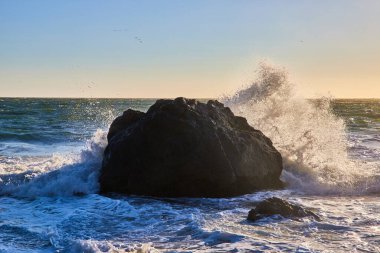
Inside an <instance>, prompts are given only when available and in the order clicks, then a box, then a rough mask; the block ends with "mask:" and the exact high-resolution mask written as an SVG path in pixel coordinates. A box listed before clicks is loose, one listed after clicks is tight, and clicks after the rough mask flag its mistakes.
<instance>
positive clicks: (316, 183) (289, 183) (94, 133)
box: [0, 66, 380, 253]
mask: <svg viewBox="0 0 380 253" xmlns="http://www.w3.org/2000/svg"><path fill="white" fill-rule="evenodd" d="M296 89H297V88H296V86H295V85H293V84H292V83H291V82H290V81H289V80H288V77H287V74H286V73H285V72H284V71H282V70H279V69H276V68H272V67H268V66H266V67H262V68H261V69H260V70H259V71H258V78H257V79H256V80H255V81H254V82H253V83H252V84H251V85H248V86H245V87H243V88H242V89H240V90H238V91H236V92H234V93H232V94H231V95H224V96H221V97H220V98H219V99H220V100H221V101H223V102H224V103H225V105H226V106H229V107H230V108H231V109H232V110H233V112H234V113H235V114H237V115H241V116H244V117H246V118H247V119H248V122H249V123H250V124H251V125H252V126H253V127H255V128H256V129H259V130H261V131H262V132H263V133H264V134H265V135H267V136H268V137H270V138H271V140H272V141H273V143H274V145H275V147H276V148H277V149H278V150H279V151H280V153H281V154H282V156H283V162H284V170H283V173H282V175H281V179H282V180H283V181H284V182H285V183H286V187H285V189H283V190H267V191H260V192H254V193H251V194H247V195H243V196H237V197H233V198H218V199H217V198H152V197H143V196H123V195H116V194H115V195H107V196H104V195H100V194H98V189H99V185H98V181H97V179H98V175H99V170H100V167H101V162H102V156H103V150H104V148H105V146H106V145H107V140H106V134H107V130H108V127H109V125H110V123H111V122H112V120H113V119H114V118H115V117H116V116H118V115H120V114H121V113H122V112H123V111H124V110H126V109H128V108H133V109H136V110H141V111H146V110H147V109H148V108H149V106H150V105H152V104H153V103H154V102H155V101H156V100H155V99H99V98H88V99H70V98H65V99H60V98H0V252H74V253H76V252H86V253H87V252H89V253H90V252H91V253H92V252H141V253H143V252H380V99H334V98H331V97H320V98H317V99H305V98H302V97H301V96H299V95H297V92H295V91H296ZM272 196H277V197H280V198H283V199H286V200H288V201H290V202H293V203H295V204H298V205H301V206H304V207H307V208H309V209H311V210H313V211H314V212H315V213H317V214H318V215H319V216H320V217H321V221H316V220H314V219H312V218H308V217H306V218H303V219H301V220H292V219H286V218H283V217H281V216H272V217H268V218H265V219H262V220H259V221H257V222H249V221H247V220H246V217H247V214H248V212H249V210H250V209H251V208H254V206H255V205H256V203H257V202H258V201H260V200H263V199H265V198H268V197H272Z"/></svg>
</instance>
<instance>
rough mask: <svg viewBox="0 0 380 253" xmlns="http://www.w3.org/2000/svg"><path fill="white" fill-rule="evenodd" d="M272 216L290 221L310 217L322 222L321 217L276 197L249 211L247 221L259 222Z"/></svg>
mask: <svg viewBox="0 0 380 253" xmlns="http://www.w3.org/2000/svg"><path fill="white" fill-rule="evenodd" d="M272 215H281V216H282V217H284V218H289V219H299V218H303V217H307V216H310V217H313V218H314V219H315V220H317V221H320V220H321V219H320V217H319V216H318V215H316V214H315V213H313V212H312V211H310V210H308V209H306V208H303V207H301V206H298V205H295V204H292V203H289V202H288V201H286V200H283V199H280V198H276V197H272V198H268V199H265V200H264V201H262V202H260V203H258V204H257V206H256V208H254V209H252V210H251V211H249V213H248V217H247V219H248V220H250V221H257V220H259V219H262V218H265V217H269V216H272Z"/></svg>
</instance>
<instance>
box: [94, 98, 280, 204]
mask: <svg viewBox="0 0 380 253" xmlns="http://www.w3.org/2000/svg"><path fill="white" fill-rule="evenodd" d="M107 138H108V146H107V148H106V149H105V151H104V158H103V165H102V169H101V175H100V178H99V182H100V191H101V193H107V192H117V193H125V194H136V195H148V196H160V197H228V196H236V195H241V194H246V193H251V192H253V191H256V190H261V189H267V188H279V187H281V186H282V182H281V181H280V179H279V177H280V174H281V171H282V158H281V155H280V153H279V152H278V151H277V150H276V149H275V148H274V147H273V145H272V142H271V141H270V139H269V138H267V137H266V136H264V134H262V133H261V132H260V131H258V130H255V129H254V128H253V127H251V126H250V125H249V124H248V123H247V121H246V119H245V118H243V117H237V116H234V114H233V113H232V112H231V110H230V109H229V108H228V107H224V106H223V104H221V103H219V102H218V101H216V100H210V101H208V102H207V104H205V103H201V102H199V101H197V100H193V99H185V98H177V99H175V100H158V101H157V102H156V103H155V104H154V105H152V106H151V107H150V108H149V110H148V111H147V112H146V113H143V112H138V111H134V110H131V109H129V110H127V111H125V112H124V113H123V115H122V116H120V117H118V118H116V119H115V120H114V122H113V123H112V124H111V126H110V129H109V133H108V136H107Z"/></svg>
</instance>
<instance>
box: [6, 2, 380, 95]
mask: <svg viewBox="0 0 380 253" xmlns="http://www.w3.org/2000/svg"><path fill="white" fill-rule="evenodd" d="M262 60H266V61H270V62H272V63H274V64H276V65H279V66H283V67H285V68H286V69H287V70H288V72H289V74H290V79H291V81H292V82H295V83H297V84H298V92H299V93H300V94H301V95H302V96H305V97H315V96H320V95H326V94H330V95H332V96H334V97H337V98H349V97H354V98H370V97H372V98H373V97H380V1H378V0H355V1H353V0H299V1H296V0H294V1H291V0H288V1H287V0H278V1H274V0H265V1H264V0H256V1H255V0H192V1H181V0H170V1H169V0H167V1H163V0H151V1H146V0H139V1H127V0H124V1H121V0H120V1H116V0H102V1H100V0H65V1H63V0H61V1H58V0H57V1H50V0H0V97H126V98H132V97H134V98H158V97H166V98H169V97H177V96H184V97H198V98H202V97H204V98H206V97H207V98H210V97H218V96H220V95H222V94H225V93H229V92H231V91H233V90H236V89H238V88H239V87H241V86H244V85H247V84H248V83H249V82H251V81H252V80H254V78H255V69H256V68H257V64H258V62H260V61H262Z"/></svg>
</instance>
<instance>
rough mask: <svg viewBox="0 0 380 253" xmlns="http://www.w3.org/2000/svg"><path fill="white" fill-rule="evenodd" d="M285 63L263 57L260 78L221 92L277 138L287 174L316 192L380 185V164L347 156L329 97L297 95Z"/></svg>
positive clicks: (291, 184) (340, 121)
mask: <svg viewBox="0 0 380 253" xmlns="http://www.w3.org/2000/svg"><path fill="white" fill-rule="evenodd" d="M295 91H296V85H295V84H293V83H291V82H290V81H289V78H288V73H287V72H286V70H285V69H283V68H279V67H276V66H273V65H271V64H268V63H260V64H259V68H258V70H257V79H256V80H255V81H254V82H253V83H252V84H251V85H250V86H248V87H245V88H243V89H241V90H239V91H237V92H236V93H235V94H233V95H231V96H225V97H223V98H222V100H223V102H224V103H225V104H226V105H227V106H229V107H230V108H231V109H232V110H233V112H234V113H235V114H238V115H241V116H244V117H246V118H247V120H248V121H249V123H250V124H251V125H252V126H254V127H255V128H257V129H259V130H261V131H262V132H263V133H264V134H265V135H267V136H268V137H269V138H270V139H271V140H272V141H273V143H274V145H275V147H276V148H277V149H278V150H279V151H280V152H281V154H282V156H283V159H284V167H285V169H284V171H283V174H282V178H283V180H284V181H285V182H286V183H288V185H289V187H290V188H293V189H299V190H302V191H303V192H307V193H312V194H327V193H348V194H354V193H365V192H378V191H379V188H380V187H379V182H380V176H379V168H380V167H379V164H378V163H377V164H376V163H372V164H366V163H365V162H363V161H357V160H353V159H351V158H350V157H349V155H348V151H347V147H348V140H347V134H346V126H345V123H344V121H343V119H341V118H339V117H337V116H336V115H335V114H333V112H332V110H331V106H330V102H331V101H330V99H328V98H321V99H317V100H308V99H305V98H302V97H299V96H296V95H295V93H296V92H295Z"/></svg>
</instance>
